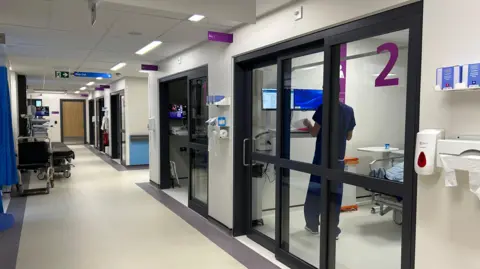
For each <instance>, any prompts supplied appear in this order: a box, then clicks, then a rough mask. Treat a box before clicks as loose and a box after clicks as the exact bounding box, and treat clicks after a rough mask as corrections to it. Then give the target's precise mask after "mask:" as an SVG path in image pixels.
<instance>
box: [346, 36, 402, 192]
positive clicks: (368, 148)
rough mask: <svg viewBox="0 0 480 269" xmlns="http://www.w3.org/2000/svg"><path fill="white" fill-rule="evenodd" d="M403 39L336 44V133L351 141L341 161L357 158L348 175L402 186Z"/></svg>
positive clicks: (373, 38)
mask: <svg viewBox="0 0 480 269" xmlns="http://www.w3.org/2000/svg"><path fill="white" fill-rule="evenodd" d="M408 37H409V31H408V30H403V31H399V32H393V33H389V34H386V35H381V36H376V37H372V38H368V39H363V40H359V41H355V42H350V43H348V44H343V45H341V49H340V51H341V52H340V53H341V62H340V66H341V75H340V87H339V88H340V99H341V101H344V104H340V106H341V108H340V124H339V128H340V130H339V131H340V136H341V137H342V140H343V141H344V140H350V138H351V140H350V141H349V142H348V143H347V144H346V156H348V157H353V158H354V161H357V158H358V164H357V165H356V169H354V170H350V171H349V172H351V173H356V174H361V175H370V176H373V177H376V178H379V179H385V180H392V181H395V182H403V149H404V145H405V139H404V135H405V109H406V95H407V58H408ZM377 51H379V52H377ZM353 115H354V116H353ZM341 148H342V149H341V150H344V149H345V144H343V145H341ZM340 154H341V152H340ZM340 157H343V156H340Z"/></svg>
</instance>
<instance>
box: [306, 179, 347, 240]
mask: <svg viewBox="0 0 480 269" xmlns="http://www.w3.org/2000/svg"><path fill="white" fill-rule="evenodd" d="M336 189H339V192H338V193H331V195H332V196H333V199H334V202H335V223H336V224H337V229H338V230H337V233H338V234H340V232H341V230H340V228H338V224H339V223H340V212H341V207H342V198H343V188H342V187H340V188H336ZM321 194H322V188H321V178H320V177H319V176H314V175H312V176H310V184H309V185H308V191H307V198H306V199H305V206H304V214H305V222H306V224H307V227H308V228H309V229H310V230H312V231H314V232H317V231H318V226H319V225H320V223H319V217H320V206H321V203H322V201H321ZM338 234H337V235H338Z"/></svg>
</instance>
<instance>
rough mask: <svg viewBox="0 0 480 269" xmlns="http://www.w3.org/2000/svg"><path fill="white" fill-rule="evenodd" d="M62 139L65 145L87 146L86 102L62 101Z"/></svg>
mask: <svg viewBox="0 0 480 269" xmlns="http://www.w3.org/2000/svg"><path fill="white" fill-rule="evenodd" d="M60 114H61V118H60V119H61V122H60V124H61V126H62V128H61V138H62V142H63V143H65V144H85V143H86V139H87V135H86V128H85V123H86V114H85V101H84V100H64V99H61V100H60Z"/></svg>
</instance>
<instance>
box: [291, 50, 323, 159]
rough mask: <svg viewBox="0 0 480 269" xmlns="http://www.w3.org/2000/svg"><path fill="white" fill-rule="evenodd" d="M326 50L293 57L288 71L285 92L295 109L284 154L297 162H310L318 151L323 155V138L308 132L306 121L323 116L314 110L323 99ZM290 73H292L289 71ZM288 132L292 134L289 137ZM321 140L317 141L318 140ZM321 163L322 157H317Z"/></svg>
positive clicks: (292, 113)
mask: <svg viewBox="0 0 480 269" xmlns="http://www.w3.org/2000/svg"><path fill="white" fill-rule="evenodd" d="M323 61H324V53H323V52H318V53H314V54H309V55H306V56H302V57H297V58H293V59H291V69H290V66H289V65H285V66H286V67H287V70H285V71H286V74H285V81H284V85H285V93H286V95H285V96H286V97H288V95H290V102H291V103H292V105H291V107H292V108H293V111H292V112H291V113H290V115H291V119H290V132H287V137H286V140H285V141H286V142H287V143H288V142H289V146H288V145H285V146H286V147H287V148H289V149H290V151H289V154H286V155H285V157H286V158H288V159H291V160H295V161H301V162H307V163H311V162H312V160H313V159H314V156H316V155H315V154H320V152H321V150H320V148H319V144H318V143H321V140H318V141H317V138H316V137H314V136H313V135H311V134H310V133H309V132H308V128H307V126H306V125H305V120H306V119H310V121H311V120H312V118H313V117H314V115H315V116H316V117H317V118H318V117H321V113H315V112H316V110H317V108H318V107H319V106H320V105H321V104H322V101H323V99H322V98H323V68H324V62H323ZM290 71H291V73H290ZM289 73H290V74H291V75H290V74H289ZM288 134H290V135H289V136H288ZM317 142H318V143H317ZM316 157H317V159H318V164H319V156H316Z"/></svg>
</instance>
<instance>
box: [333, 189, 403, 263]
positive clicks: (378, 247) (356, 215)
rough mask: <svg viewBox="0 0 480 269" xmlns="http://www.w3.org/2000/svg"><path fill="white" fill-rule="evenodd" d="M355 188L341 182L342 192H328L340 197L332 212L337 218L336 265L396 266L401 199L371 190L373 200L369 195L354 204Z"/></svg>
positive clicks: (398, 252)
mask: <svg viewBox="0 0 480 269" xmlns="http://www.w3.org/2000/svg"><path fill="white" fill-rule="evenodd" d="M358 188H359V187H357V186H352V185H347V184H344V186H343V192H337V193H332V199H334V201H336V202H340V201H343V202H342V206H341V207H340V206H338V207H336V208H337V210H336V211H335V212H338V213H334V215H335V214H336V215H337V216H338V218H339V225H338V227H339V229H338V232H339V234H338V239H337V241H336V259H335V260H336V268H342V269H363V268H369V269H371V268H372V269H384V268H392V269H400V268H401V250H402V207H403V204H402V199H401V198H399V197H392V196H389V195H385V194H380V193H377V192H375V191H373V193H374V196H373V199H374V203H373V204H372V199H371V198H370V199H367V200H365V201H364V202H359V203H358V204H357V203H355V200H356V196H355V190H357V189H358ZM342 198H343V200H342ZM349 201H350V202H349ZM340 209H341V211H342V213H339V212H340Z"/></svg>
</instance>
